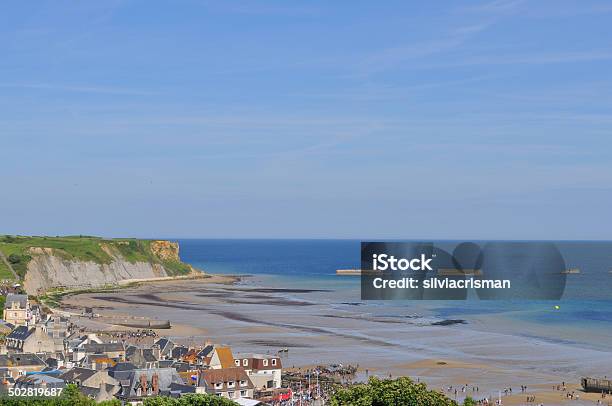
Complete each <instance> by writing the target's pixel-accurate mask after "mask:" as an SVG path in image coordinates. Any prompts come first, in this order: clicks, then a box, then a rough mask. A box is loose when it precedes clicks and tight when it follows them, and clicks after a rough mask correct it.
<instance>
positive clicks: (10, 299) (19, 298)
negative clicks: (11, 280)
mask: <svg viewBox="0 0 612 406" xmlns="http://www.w3.org/2000/svg"><path fill="white" fill-rule="evenodd" d="M14 302H17V303H19V307H20V308H22V309H24V308H25V307H26V304H27V303H28V295H18V294H15V293H9V294H8V295H6V301H5V302H4V308H5V309H10V308H11V305H12V303H14Z"/></svg>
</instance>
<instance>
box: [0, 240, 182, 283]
mask: <svg viewBox="0 0 612 406" xmlns="http://www.w3.org/2000/svg"><path fill="white" fill-rule="evenodd" d="M44 249H51V250H52V253H53V255H56V256H59V257H61V258H63V259H65V260H74V261H91V262H95V263H98V264H109V263H111V262H112V261H113V260H115V259H116V258H123V259H124V260H126V261H128V262H131V263H135V262H148V263H159V264H161V265H163V266H164V268H166V271H167V272H168V274H170V275H184V274H188V273H189V272H190V271H191V268H190V267H189V265H187V264H185V263H183V262H181V261H180V259H179V257H178V247H174V246H173V245H172V244H164V243H162V242H159V241H155V240H142V239H131V238H117V239H104V238H100V237H91V236H64V237H38V236H12V235H5V236H0V254H3V255H4V259H5V260H6V261H2V260H1V258H0V279H10V277H11V276H12V273H11V272H10V269H8V266H11V267H12V268H13V270H14V271H15V272H16V273H17V274H18V275H19V277H20V278H21V279H23V277H24V276H25V272H26V270H27V264H28V262H29V261H30V260H31V259H32V256H33V255H37V253H43V251H44ZM6 262H8V264H7V263H6ZM13 279H14V278H13Z"/></svg>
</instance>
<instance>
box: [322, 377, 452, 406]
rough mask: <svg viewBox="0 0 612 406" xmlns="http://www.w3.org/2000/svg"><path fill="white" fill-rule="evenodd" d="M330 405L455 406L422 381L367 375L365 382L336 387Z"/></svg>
mask: <svg viewBox="0 0 612 406" xmlns="http://www.w3.org/2000/svg"><path fill="white" fill-rule="evenodd" d="M330 404H331V405H332V406H396V405H405V406H421V405H428V406H457V403H456V402H455V401H454V400H451V399H449V398H447V397H446V396H444V395H443V394H441V393H439V392H436V391H432V390H429V389H427V386H426V385H425V384H424V383H414V382H413V381H412V380H411V379H410V378H408V377H401V378H397V379H394V380H392V379H384V380H381V379H379V378H376V377H371V378H370V380H369V381H368V383H367V384H359V385H353V386H351V387H349V388H342V389H340V390H338V391H337V392H336V393H335V394H334V396H333V397H332V399H331V402H330Z"/></svg>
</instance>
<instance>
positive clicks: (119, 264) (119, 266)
mask: <svg viewBox="0 0 612 406" xmlns="http://www.w3.org/2000/svg"><path fill="white" fill-rule="evenodd" d="M178 250H179V248H178V244H176V243H172V242H169V241H154V242H151V252H152V253H153V254H154V255H156V256H158V257H159V259H160V260H161V261H160V263H157V262H140V261H136V262H130V261H127V260H125V259H124V258H123V257H122V256H121V255H120V254H119V253H117V252H113V251H111V250H106V252H107V253H112V256H111V258H112V260H111V261H110V262H109V263H102V264H101V263H96V262H92V261H82V260H75V259H67V258H65V256H62V253H61V252H59V251H58V252H56V250H54V249H52V248H36V247H33V248H30V250H29V253H30V255H31V256H32V259H31V260H30V262H29V263H28V270H27V273H26V277H25V279H24V288H25V290H26V292H27V293H28V294H30V295H37V294H41V293H43V292H44V291H46V290H48V289H50V288H58V287H64V288H83V289H85V288H95V287H102V286H108V285H117V284H119V283H120V282H121V281H125V280H131V279H151V278H163V277H168V276H170V274H171V272H168V270H166V269H165V268H164V266H163V265H162V264H161V262H163V260H173V261H180V259H179V257H178ZM192 272H196V271H195V270H193V269H192Z"/></svg>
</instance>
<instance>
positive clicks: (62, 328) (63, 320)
mask: <svg viewBox="0 0 612 406" xmlns="http://www.w3.org/2000/svg"><path fill="white" fill-rule="evenodd" d="M39 324H40V327H41V328H42V330H43V331H44V332H45V333H46V334H47V335H48V336H49V337H51V338H52V339H53V342H54V343H55V351H64V350H65V346H64V341H65V340H66V339H67V338H68V337H69V336H70V333H71V331H72V323H70V319H69V318H67V317H63V316H57V315H49V316H47V319H46V320H44V321H42V322H40V323H39Z"/></svg>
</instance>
